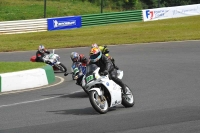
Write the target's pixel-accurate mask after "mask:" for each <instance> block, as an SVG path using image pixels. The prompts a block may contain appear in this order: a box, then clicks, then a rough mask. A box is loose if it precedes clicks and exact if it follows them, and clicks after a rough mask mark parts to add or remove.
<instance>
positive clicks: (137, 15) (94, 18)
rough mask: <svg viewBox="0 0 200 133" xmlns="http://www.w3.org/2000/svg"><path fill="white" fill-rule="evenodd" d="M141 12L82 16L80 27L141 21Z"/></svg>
mask: <svg viewBox="0 0 200 133" xmlns="http://www.w3.org/2000/svg"><path fill="white" fill-rule="evenodd" d="M142 20H143V17H142V11H141V10H135V11H124V12H113V13H102V14H92V15H82V26H83V27H84V26H92V25H102V24H111V23H121V22H134V21H142Z"/></svg>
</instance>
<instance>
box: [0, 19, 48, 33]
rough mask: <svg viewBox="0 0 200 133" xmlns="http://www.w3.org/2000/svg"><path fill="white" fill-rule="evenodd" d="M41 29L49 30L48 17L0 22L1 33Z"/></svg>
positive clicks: (37, 30) (27, 31) (39, 30)
mask: <svg viewBox="0 0 200 133" xmlns="http://www.w3.org/2000/svg"><path fill="white" fill-rule="evenodd" d="M41 31H47V19H32V20H18V21H3V22H0V35H1V34H18V33H29V32H41Z"/></svg>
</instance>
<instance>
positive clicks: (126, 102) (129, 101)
mask: <svg viewBox="0 0 200 133" xmlns="http://www.w3.org/2000/svg"><path fill="white" fill-rule="evenodd" d="M125 86H126V94H125V95H123V96H122V105H123V106H124V107H127V108H128V107H133V105H134V104H135V100H134V97H133V93H132V91H131V89H130V88H129V87H128V86H127V85H125Z"/></svg>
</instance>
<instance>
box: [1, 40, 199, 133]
mask: <svg viewBox="0 0 200 133" xmlns="http://www.w3.org/2000/svg"><path fill="white" fill-rule="evenodd" d="M108 47H109V49H110V51H111V52H110V54H111V55H112V56H113V57H114V58H115V60H116V64H117V65H118V66H119V68H120V69H122V70H123V71H124V78H123V81H124V83H126V84H127V85H128V86H129V87H130V88H132V91H133V93H134V98H135V106H134V107H132V108H124V107H123V106H117V107H115V108H111V109H110V110H109V112H108V113H107V114H104V115H100V114H98V113H97V112H96V111H95V110H94V109H93V108H92V106H91V105H90V102H89V99H88V97H87V95H86V94H85V92H84V91H82V89H81V88H80V87H79V86H77V85H75V82H74V81H73V80H72V79H71V76H70V75H69V76H67V77H64V75H63V73H56V76H58V77H61V78H57V83H59V82H61V81H62V79H63V78H64V79H65V80H64V81H63V82H62V83H61V84H58V85H56V86H51V87H47V88H43V89H37V90H32V91H25V92H16V93H10V94H0V133H114V132H115V133H116V132H117V133H199V132H200V41H186V42H169V43H151V44H135V45H120V46H108ZM89 49H90V48H89V47H87V48H75V49H60V50H56V51H55V52H56V53H57V54H59V55H60V57H61V62H62V63H63V64H65V65H66V66H67V68H68V70H69V71H70V65H71V60H70V53H71V52H72V51H77V52H80V53H83V54H85V55H88V54H89ZM34 54H35V51H28V52H15V53H0V60H1V61H28V60H29V59H30V57H31V56H32V55H34ZM22 82H23V81H22Z"/></svg>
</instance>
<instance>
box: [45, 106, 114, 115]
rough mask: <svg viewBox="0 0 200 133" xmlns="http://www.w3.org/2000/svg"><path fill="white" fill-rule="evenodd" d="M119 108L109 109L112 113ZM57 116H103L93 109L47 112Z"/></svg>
mask: <svg viewBox="0 0 200 133" xmlns="http://www.w3.org/2000/svg"><path fill="white" fill-rule="evenodd" d="M116 110H117V108H109V112H110V111H116ZM47 112H50V113H55V114H62V115H70V114H71V115H101V114H99V113H97V112H96V111H95V110H94V109H93V108H92V107H88V108H83V109H69V110H55V111H47Z"/></svg>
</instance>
